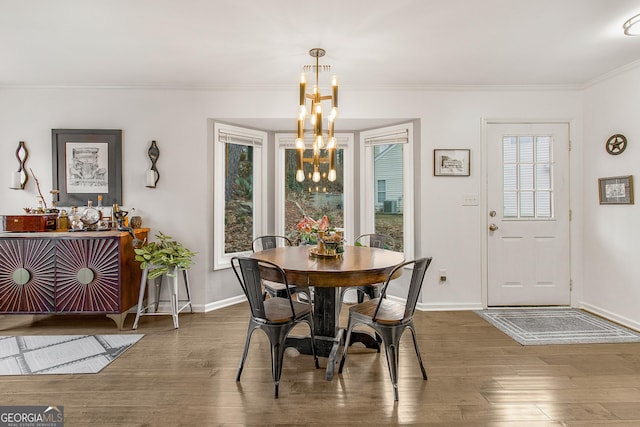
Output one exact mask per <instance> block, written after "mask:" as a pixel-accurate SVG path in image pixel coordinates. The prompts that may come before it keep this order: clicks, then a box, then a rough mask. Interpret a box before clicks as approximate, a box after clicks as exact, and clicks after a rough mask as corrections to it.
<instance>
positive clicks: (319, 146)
mask: <svg viewBox="0 0 640 427" xmlns="http://www.w3.org/2000/svg"><path fill="white" fill-rule="evenodd" d="M325 54H326V51H325V50H324V49H320V48H317V47H316V48H313V49H311V50H310V51H309V55H311V56H312V57H313V58H316V64H315V65H305V66H304V71H314V72H315V75H316V84H315V86H314V87H313V92H310V93H307V77H306V75H305V73H304V72H303V73H302V74H301V75H300V109H299V112H298V135H297V138H296V141H295V148H296V150H297V151H298V167H297V170H296V181H298V182H302V181H304V179H305V176H304V164H305V163H311V164H312V165H313V173H312V174H311V180H312V181H313V182H319V181H320V163H328V164H329V171H328V173H327V175H326V177H327V179H328V180H329V181H335V180H336V149H337V148H338V144H337V142H336V138H335V137H334V136H333V128H334V122H335V119H336V116H337V114H338V81H337V78H336V76H332V77H331V88H332V92H331V95H326V96H322V95H321V94H320V86H319V84H318V74H319V73H320V71H331V66H330V65H322V66H320V64H319V58H321V57H323V56H324V55H325ZM307 99H309V100H310V101H311V103H310V104H311V108H310V109H308V110H307V107H306V102H307ZM323 101H330V102H331V111H330V112H329V114H328V115H327V116H326V117H327V124H328V126H327V128H328V130H327V133H326V134H324V131H323V127H322V120H323V107H322V102H323ZM307 118H308V119H309V121H310V123H311V130H312V133H313V142H312V144H311V148H312V150H313V157H304V151H305V149H306V144H305V141H304V134H305V129H304V126H305V121H306V119H307ZM320 150H326V153H327V157H320Z"/></svg>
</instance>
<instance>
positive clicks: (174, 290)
mask: <svg viewBox="0 0 640 427" xmlns="http://www.w3.org/2000/svg"><path fill="white" fill-rule="evenodd" d="M151 268H153V266H151ZM180 271H181V272H182V277H183V283H184V287H185V291H186V297H187V298H186V299H183V300H181V299H180V298H179V294H178V276H179V272H180ZM148 273H149V267H147V268H145V269H144V270H142V277H141V279H140V294H139V297H138V311H137V313H136V319H135V320H134V322H133V328H132V329H137V328H138V321H139V320H140V317H141V316H163V315H164V316H167V315H170V316H172V317H173V327H174V328H175V329H178V326H179V325H178V314H179V313H180V312H182V311H183V310H184V309H185V308H187V306H188V307H189V309H190V311H191V313H193V306H192V305H191V291H190V289H189V276H188V274H187V270H186V269H179V268H177V267H175V268H174V269H173V273H172V276H173V277H169V276H168V275H166V274H165V275H162V276H160V277H158V278H157V279H155V280H154V282H155V287H156V289H155V300H154V301H153V303H149V301H148V300H147V304H146V305H145V303H144V295H145V290H146V287H147V275H148ZM164 276H167V279H169V282H170V284H171V289H170V295H169V299H168V300H161V299H160V292H161V291H162V282H163V280H162V279H163V278H164ZM161 302H169V303H170V304H171V305H170V306H171V309H170V311H158V307H159V305H160V303H161ZM151 305H154V311H153V312H149V307H150V306H151Z"/></svg>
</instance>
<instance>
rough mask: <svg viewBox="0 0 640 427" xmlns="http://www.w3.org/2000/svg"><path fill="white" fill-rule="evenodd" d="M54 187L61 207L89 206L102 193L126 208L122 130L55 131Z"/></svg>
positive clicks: (105, 199) (107, 202)
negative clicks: (123, 189) (89, 201)
mask: <svg viewBox="0 0 640 427" xmlns="http://www.w3.org/2000/svg"><path fill="white" fill-rule="evenodd" d="M51 142H52V148H53V153H52V171H53V188H54V189H56V190H59V191H60V192H59V193H58V199H59V200H58V205H60V206H85V205H86V204H87V201H88V200H97V198H98V195H99V194H102V203H103V204H104V205H105V206H109V205H113V204H114V203H117V204H119V205H122V130H120V129H52V130H51Z"/></svg>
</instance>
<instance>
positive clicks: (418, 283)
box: [372, 257, 432, 322]
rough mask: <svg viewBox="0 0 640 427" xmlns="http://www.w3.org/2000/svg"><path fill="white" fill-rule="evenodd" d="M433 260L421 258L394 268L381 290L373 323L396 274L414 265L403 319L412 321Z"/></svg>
mask: <svg viewBox="0 0 640 427" xmlns="http://www.w3.org/2000/svg"><path fill="white" fill-rule="evenodd" d="M431 260H432V258H431V257H429V258H420V259H416V260H413V261H407V262H404V263H402V264H400V265H398V266H397V267H396V268H394V269H393V270H392V271H391V273H389V278H388V279H387V281H386V282H385V283H384V285H383V286H382V289H381V290H380V301H378V306H377V307H376V310H375V312H374V313H373V319H372V320H373V321H374V322H375V321H376V316H377V315H378V310H379V309H380V304H381V303H382V299H383V298H385V297H386V294H387V288H388V287H389V283H390V282H391V280H392V278H393V276H394V274H395V273H396V272H397V271H398V270H399V269H401V268H405V267H407V266H409V265H411V264H413V273H412V274H411V281H410V282H409V292H408V294H407V301H406V303H405V306H404V316H403V317H402V321H403V322H404V321H405V320H408V319H410V318H411V317H412V316H413V313H414V311H415V310H416V304H417V303H418V297H419V296H420V289H422V282H423V281H424V276H425V274H426V272H427V269H428V268H429V265H430V264H431Z"/></svg>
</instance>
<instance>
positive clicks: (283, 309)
mask: <svg viewBox="0 0 640 427" xmlns="http://www.w3.org/2000/svg"><path fill="white" fill-rule="evenodd" d="M292 302H293V309H294V311H295V312H296V316H297V317H301V316H304V315H306V314H309V313H311V304H305V303H302V302H298V301H292ZM264 311H265V316H266V318H267V320H269V322H271V323H287V322H290V321H292V320H293V318H292V317H291V307H290V305H289V300H288V299H287V298H279V297H275V298H269V299H267V300H265V301H264Z"/></svg>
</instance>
